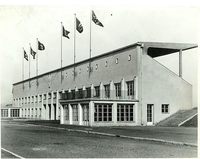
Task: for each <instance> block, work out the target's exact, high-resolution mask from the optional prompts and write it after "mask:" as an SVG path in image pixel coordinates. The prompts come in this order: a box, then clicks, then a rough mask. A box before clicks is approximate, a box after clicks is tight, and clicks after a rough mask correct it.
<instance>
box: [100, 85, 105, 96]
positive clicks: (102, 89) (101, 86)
mask: <svg viewBox="0 0 200 159" xmlns="http://www.w3.org/2000/svg"><path fill="white" fill-rule="evenodd" d="M102 98H104V88H103V83H102V82H101V83H100V99H102Z"/></svg>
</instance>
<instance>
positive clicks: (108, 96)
mask: <svg viewBox="0 0 200 159" xmlns="http://www.w3.org/2000/svg"><path fill="white" fill-rule="evenodd" d="M104 88H105V97H106V98H110V85H109V84H108V85H104Z"/></svg>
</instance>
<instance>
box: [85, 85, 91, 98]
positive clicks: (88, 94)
mask: <svg viewBox="0 0 200 159" xmlns="http://www.w3.org/2000/svg"><path fill="white" fill-rule="evenodd" d="M86 98H91V87H88V88H86Z"/></svg>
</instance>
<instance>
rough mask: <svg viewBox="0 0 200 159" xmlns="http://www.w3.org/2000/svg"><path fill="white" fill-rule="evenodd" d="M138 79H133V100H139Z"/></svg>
mask: <svg viewBox="0 0 200 159" xmlns="http://www.w3.org/2000/svg"><path fill="white" fill-rule="evenodd" d="M138 85H139V84H138V77H135V79H134V99H137V100H138V99H139V97H138V92H139V89H138V88H139V87H138Z"/></svg>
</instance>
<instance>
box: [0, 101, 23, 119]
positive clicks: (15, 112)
mask: <svg viewBox="0 0 200 159" xmlns="http://www.w3.org/2000/svg"><path fill="white" fill-rule="evenodd" d="M19 112H20V108H19V107H13V106H12V104H7V105H5V106H1V118H2V119H3V118H5V119H6V118H19V117H20V114H19Z"/></svg>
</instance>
